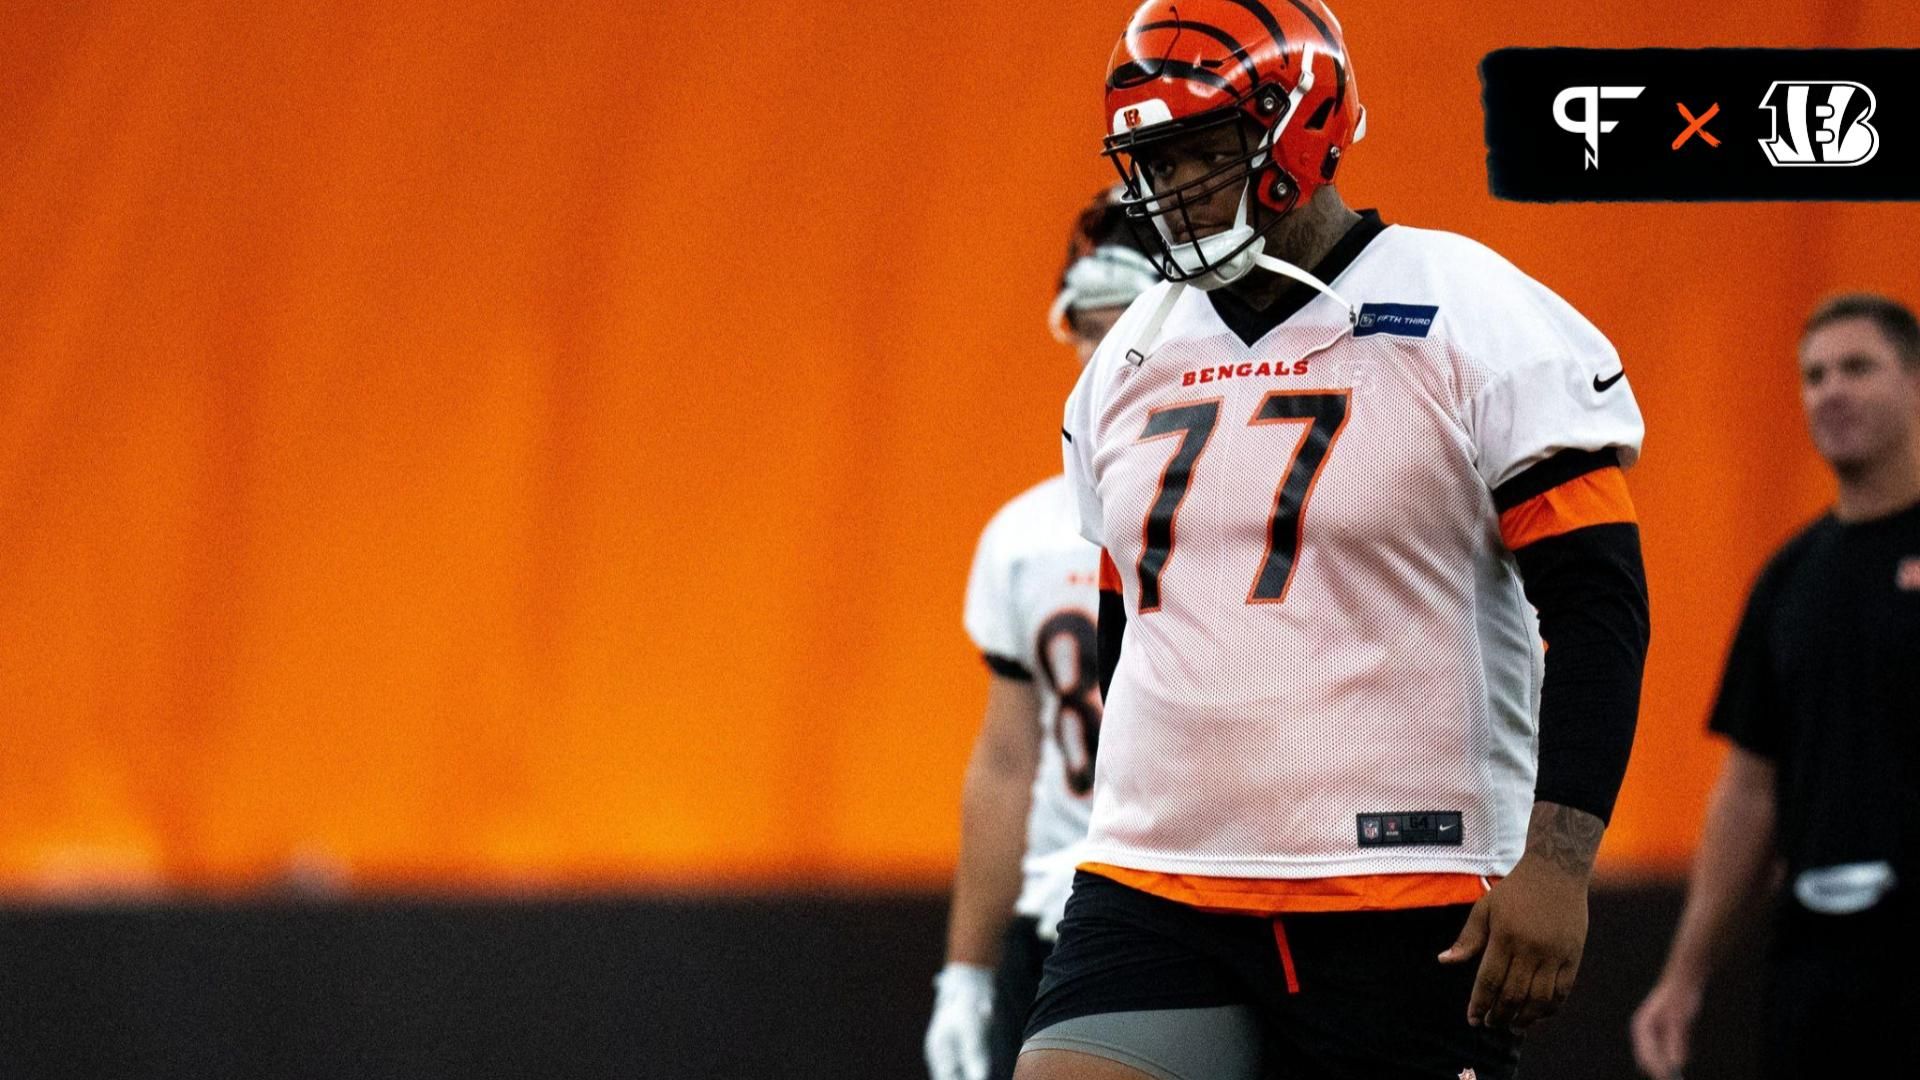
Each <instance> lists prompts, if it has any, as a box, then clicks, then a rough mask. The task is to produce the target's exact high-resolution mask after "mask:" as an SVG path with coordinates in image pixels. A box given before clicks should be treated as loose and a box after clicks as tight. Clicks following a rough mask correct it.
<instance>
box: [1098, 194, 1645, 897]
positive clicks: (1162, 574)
mask: <svg viewBox="0 0 1920 1080" xmlns="http://www.w3.org/2000/svg"><path fill="white" fill-rule="evenodd" d="M1313 269H1314V270H1315V272H1316V273H1317V274H1318V275H1319V276H1320V277H1321V278H1322V279H1323V280H1327V281H1329V282H1330V284H1331V286H1332V288H1333V290H1334V291H1335V292H1336V293H1338V294H1340V296H1341V297H1343V298H1344V299H1345V300H1346V301H1348V302H1349V303H1352V304H1355V305H1358V307H1357V312H1353V313H1350V311H1349V309H1348V308H1347V307H1345V306H1344V305H1343V304H1342V303H1341V302H1340V301H1339V300H1337V299H1335V298H1334V297H1332V296H1329V295H1326V294H1322V293H1307V292H1306V290H1304V289H1295V290H1293V291H1292V292H1290V293H1288V294H1287V295H1285V296H1283V297H1282V298H1281V300H1280V301H1279V302H1278V303H1276V305H1275V307H1274V308H1272V309H1269V310H1267V311H1265V312H1261V311H1256V310H1254V309H1252V308H1250V307H1248V306H1247V305H1245V304H1244V302H1242V301H1240V300H1238V298H1237V297H1234V296H1232V295H1229V294H1227V293H1226V292H1225V291H1224V290H1221V291H1217V292H1215V293H1212V294H1209V293H1204V292H1201V291H1199V290H1197V289H1185V290H1183V291H1181V292H1180V293H1179V294H1178V295H1177V297H1176V298H1175V299H1173V300H1172V301H1171V306H1170V307H1168V308H1166V309H1165V310H1161V309H1162V301H1163V300H1166V299H1167V291H1168V290H1169V289H1172V288H1175V286H1170V285H1160V286H1157V287H1156V288H1154V289H1152V290H1150V291H1148V292H1147V293H1146V294H1144V295H1143V296H1141V297H1140V298H1139V299H1138V300H1137V301H1135V303H1134V304H1133V306H1132V307H1131V308H1130V309H1129V310H1128V312H1127V314H1126V315H1125V316H1124V317H1123V318H1122V319H1121V320H1120V322H1119V324H1118V325H1117V326H1116V327H1115V328H1114V331H1113V332H1112V333H1111V334H1109V335H1108V337H1107V339H1106V341H1105V342H1104V343H1103V344H1102V346H1101V348H1100V350H1099V351H1098V352H1097V353H1096V354H1095V356H1094V358H1093V360H1092V361H1091V362H1090V363H1089V364H1088V365H1087V367H1086V368H1085V369H1084V371H1083V372H1082V374H1081V378H1080V381H1079V383H1078V385H1077V386H1076V387H1075V389H1074V391H1073V394H1072V396H1071V397H1070V398H1069V400H1068V403H1067V410H1066V421H1065V428H1064V431H1063V435H1064V436H1065V440H1066V441H1065V443H1064V451H1065V458H1066V466H1067V477H1068V482H1069V484H1070V485H1071V486H1072V488H1073V492H1074V496H1075V499H1076V502H1077V506H1078V510H1079V514H1080V523H1081V531H1082V533H1083V535H1085V536H1086V538H1087V539H1089V540H1091V541H1093V542H1094V543H1096V544H1099V545H1100V546H1101V547H1103V548H1105V549H1106V552H1107V554H1108V556H1109V557H1110V559H1111V562H1112V565H1113V568H1114V569H1115V570H1117V572H1118V577H1119V579H1120V584H1121V591H1122V593H1123V594H1124V598H1125V606H1126V613H1127V623H1126V634H1125V641H1124V647H1123V648H1122V650H1121V654H1120V660H1119V666H1118V668H1117V670H1116V671H1115V673H1114V677H1113V684H1112V687H1111V690H1110V693H1109V696H1108V699H1107V708H1106V715H1105V723H1104V727H1103V732H1102V741H1101V747H1100V760H1099V765H1098V776H1097V780H1096V784H1095V794H1094V806H1093V813H1092V821H1091V827H1090V835H1089V837H1088V849H1087V852H1086V855H1085V858H1086V860H1087V861H1088V862H1090V863H1095V864H1100V865H1102V866H1108V867H1119V868H1126V869H1131V870H1136V871H1149V872H1157V873H1160V874H1166V875H1199V876H1205V877H1224V878H1234V879H1248V878H1256V879H1308V878H1316V879H1317V878H1334V877H1343V878H1344V877H1349V876H1360V877H1364V876H1368V875H1382V874H1469V875H1486V876H1492V875H1501V874H1505V873H1506V872H1507V871H1509V870H1510V869H1511V868H1512V866H1513V864H1514V863H1515V862H1516V861H1517V860H1518V858H1519V856H1520V853H1521V850H1522V847H1523V844H1524V841H1525V837H1526V827H1527V819H1528V814H1529V811H1530V808H1531V806H1532V802H1533V786H1534V772H1535V732H1536V716H1537V710H1538V699H1539V686H1540V677H1541V672H1542V655H1541V644H1540V638H1539V633H1538V628H1537V624H1536V621H1535V619H1534V616H1533V612H1532V609H1531V607H1530V606H1529V605H1528V603H1527V601H1526V598H1525V595H1524V593H1523V591H1522V588H1521V582H1520V578H1519V574H1518V571H1517V569H1516V565H1515V560H1514V557H1513V554H1512V550H1513V549H1517V548H1519V547H1522V546H1524V545H1525V544H1526V543H1527V542H1529V540H1530V539H1535V538H1538V534H1550V533H1552V532H1554V531H1556V530H1557V531H1566V530H1568V529H1572V528H1577V527H1581V526H1582V525H1584V524H1590V523H1596V522H1598V521H1606V520H1618V519H1620V517H1621V516H1622V515H1626V516H1628V517H1629V518H1630V515H1631V504H1630V503H1629V502H1627V501H1626V496H1625V488H1624V484H1623V483H1610V482H1600V481H1596V480H1594V479H1593V476H1592V475H1589V476H1588V477H1587V479H1586V481H1585V482H1583V483H1575V484H1569V485H1567V486H1566V487H1565V488H1559V489H1555V490H1554V491H1553V492H1551V493H1548V494H1542V493H1540V492H1531V493H1523V494H1531V495H1532V496H1535V497H1532V498H1528V499H1525V500H1522V501H1523V502H1524V505H1520V506H1517V507H1514V508H1510V507H1509V505H1508V504H1509V503H1512V502H1514V500H1513V499H1510V498H1503V495H1508V494H1512V492H1513V487H1514V486H1515V481H1517V480H1520V479H1521V478H1523V475H1524V476H1525V477H1526V478H1528V482H1530V483H1537V478H1538V475H1539V474H1540V473H1541V472H1542V471H1543V470H1541V469H1539V468H1536V466H1539V465H1541V464H1542V463H1544V462H1548V461H1549V460H1551V459H1556V457H1558V458H1560V459H1563V460H1564V459H1565V458H1566V457H1567V456H1569V455H1572V456H1576V457H1578V456H1584V457H1586V458H1594V457H1595V456H1596V452H1597V453H1598V454H1601V455H1605V456H1606V457H1605V461H1606V465H1607V469H1606V472H1607V473H1609V474H1611V475H1612V477H1613V478H1614V480H1615V481H1617V480H1618V472H1619V469H1618V468H1615V467H1614V466H1615V465H1616V464H1617V466H1619V467H1625V466H1627V465H1630V464H1631V463H1632V462H1633V460H1634V459H1635V458H1636V457H1637V455H1638V452H1639V446H1640V441H1641V436H1642V424H1641V419H1640V414H1639V410H1638V407H1637V406H1636V405H1635V403H1634V400H1633V395H1632V392H1631V390H1630V389H1629V388H1628V387H1627V385H1626V384H1625V381H1624V379H1623V378H1622V377H1621V374H1620V372H1621V370H1622V369H1621V365H1620V361H1619V358H1618V356H1617V354H1616V353H1615V352H1614V350H1613V348H1612V346H1611V345H1610V344H1609V343H1608V342H1607V340H1606V339H1605V337H1603V336H1602V335H1601V334H1600V332H1599V331H1598V330H1596V329H1595V328H1594V327H1593V326H1592V325H1591V324H1590V323H1588V322H1587V320H1586V319H1584V318H1583V317H1581V316H1580V314H1579V313H1578V312H1576V311H1574V310H1573V308H1572V307H1570V306H1569V305H1568V304H1566V303H1565V302H1564V301H1562V300H1561V299H1560V298H1559V297H1558V296H1556V295H1554V294H1553V293H1552V292H1551V291H1549V290H1548V289H1547V288H1545V287H1544V286H1542V285H1540V284H1539V283H1538V282H1535V281H1533V280H1532V279H1530V278H1528V277H1527V276H1526V275H1524V274H1522V273H1521V272H1520V271H1519V270H1517V269H1516V268H1514V267H1513V266H1512V264H1510V263H1508V262H1506V261H1505V260H1504V259H1502V258H1501V257H1500V256H1498V255H1497V254H1495V253H1494V252H1492V251H1490V250H1488V249H1487V248H1485V247H1483V246H1481V245H1480V244H1478V243H1475V242H1473V241H1471V240H1468V239H1466V238H1464V237H1460V236H1456V235H1453V234H1450V233H1444V232H1437V231H1430V230H1424V229H1413V228H1408V227H1405V226H1387V225H1383V224H1382V223H1381V222H1380V220H1379V218H1378V217H1377V215H1373V214H1371V213H1368V214H1365V215H1363V217H1362V219H1361V221H1360V223H1359V224H1357V225H1355V226H1354V227H1353V228H1352V229H1351V230H1350V231H1349V232H1348V234H1347V235H1346V236H1345V237H1344V238H1343V239H1342V240H1341V241H1340V242H1339V243H1338V244H1337V245H1336V246H1335V247H1334V249H1333V250H1332V252H1330V253H1329V255H1328V256H1327V258H1326V259H1325V260H1323V261H1322V262H1321V264H1320V265H1319V266H1317V267H1315V268H1313ZM1156 320H1158V321H1159V323H1160V324H1159V325H1158V326H1152V325H1151V324H1153V323H1154V322H1156ZM1149 331H1151V340H1143V338H1145V337H1146V336H1147V335H1148V332H1149ZM1503 511H1504V512H1503Z"/></svg>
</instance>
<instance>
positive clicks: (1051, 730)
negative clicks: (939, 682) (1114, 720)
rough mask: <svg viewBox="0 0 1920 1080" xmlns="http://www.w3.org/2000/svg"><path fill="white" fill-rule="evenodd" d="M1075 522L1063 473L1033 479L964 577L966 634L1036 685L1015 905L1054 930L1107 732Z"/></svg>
mask: <svg viewBox="0 0 1920 1080" xmlns="http://www.w3.org/2000/svg"><path fill="white" fill-rule="evenodd" d="M1077 524H1078V518H1077V515H1076V514H1075V512H1074V507H1073V496H1072V493H1071V492H1070V491H1069V490H1068V488H1067V483H1066V478H1065V477H1061V476H1056V477H1054V478H1052V479H1051V480H1046V481H1043V482H1041V483H1040V484H1038V485H1035V486H1034V487H1033V488H1030V489H1029V490H1027V491H1026V492H1024V493H1023V494H1021V495H1018V496H1016V497H1015V498H1014V499H1013V500H1011V501H1010V502H1008V503H1007V504H1006V505H1005V506H1004V507H1002V508H1001V509H1000V511H999V512H998V513H997V514H995V515H994V517H993V520H992V521H990V522H989V523H988V524H987V527H986V530H985V531H984V532H983V533H982V534H981V536H980V544H979V547H978V548H977V549H976V551H975V554H974V561H973V571H972V573H971V575H970V576H969V578H968V581H967V601H966V617H965V622H966V628H967V634H968V636H969V637H971V638H972V639H973V642H974V644H975V645H977V646H979V648H980V650H981V651H982V652H987V653H992V654H994V655H997V656H1003V657H1006V658H1008V659H1010V660H1017V661H1019V663H1020V664H1021V666H1023V667H1025V668H1026V669H1027V670H1028V671H1030V672H1032V673H1033V680H1034V688H1035V689H1036V690H1037V691H1038V692H1039V697H1040V715H1039V716H1038V717H1037V718H1036V722H1037V723H1038V724H1039V725H1040V740H1041V741H1040V766H1039V770H1038V772H1036V773H1035V775H1034V780H1033V803H1032V808H1031V809H1030V810H1029V811H1028V812H1027V850H1026V855H1025V858H1024V859H1023V863H1022V873H1023V877H1024V880H1023V883H1022V886H1021V891H1020V897H1019V900H1018V901H1017V902H1016V903H1015V905H1014V908H1015V910H1016V911H1017V912H1018V913H1019V914H1021V915H1030V916H1033V917H1034V918H1036V919H1039V920H1040V923H1041V928H1042V931H1043V932H1044V933H1047V934H1049V935H1051V933H1052V929H1053V927H1054V926H1055V925H1057V924H1058V923H1059V921H1060V915H1061V913H1062V911H1063V910H1064V909H1065V907H1066V903H1067V893H1068V892H1069V891H1071V889H1072V886H1073V868H1074V867H1075V866H1076V865H1077V864H1078V863H1079V862H1080V861H1081V860H1080V859H1079V857H1078V847H1077V845H1079V844H1080V843H1081V841H1083V840H1084V839H1085V838H1086V834H1087V816H1088V811H1089V809H1090V798H1089V790H1090V785H1091V780H1092V770H1093V760H1092V758H1093V753H1094V749H1095V746H1096V745H1097V741H1098V738H1099V730H1100V683H1099V675H1098V669H1097V667H1096V664H1095V657H1094V618H1095V616H1094V613H1095V612H1096V611H1097V610H1098V607H1099V599H1098V575H1099V568H1100V549H1098V548H1096V547H1094V546H1093V545H1091V544H1089V543H1087V542H1086V541H1085V540H1083V539H1081V537H1080V536H1079V533H1078V530H1077V527H1076V526H1077Z"/></svg>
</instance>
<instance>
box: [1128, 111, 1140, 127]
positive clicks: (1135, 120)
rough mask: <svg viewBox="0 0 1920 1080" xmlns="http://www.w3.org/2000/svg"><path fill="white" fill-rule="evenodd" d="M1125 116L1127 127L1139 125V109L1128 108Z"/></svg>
mask: <svg viewBox="0 0 1920 1080" xmlns="http://www.w3.org/2000/svg"><path fill="white" fill-rule="evenodd" d="M1126 117H1127V126H1128V127H1130V128H1137V127H1139V126H1140V110H1139V109H1128V110H1127V113H1126Z"/></svg>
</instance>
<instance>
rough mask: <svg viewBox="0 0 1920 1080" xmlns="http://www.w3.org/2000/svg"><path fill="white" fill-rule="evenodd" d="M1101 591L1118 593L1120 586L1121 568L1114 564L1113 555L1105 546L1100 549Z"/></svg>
mask: <svg viewBox="0 0 1920 1080" xmlns="http://www.w3.org/2000/svg"><path fill="white" fill-rule="evenodd" d="M1100 591H1101V592H1113V593H1117V592H1120V591H1121V587H1120V568H1119V567H1117V566H1115V565H1113V556H1111V555H1109V554H1107V551H1106V549H1105V548H1101V549H1100Z"/></svg>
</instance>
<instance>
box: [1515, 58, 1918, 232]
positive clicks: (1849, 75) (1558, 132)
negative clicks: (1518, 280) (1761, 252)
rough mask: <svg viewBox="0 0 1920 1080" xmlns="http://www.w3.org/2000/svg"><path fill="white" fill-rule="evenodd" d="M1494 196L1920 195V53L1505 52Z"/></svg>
mask: <svg viewBox="0 0 1920 1080" xmlns="http://www.w3.org/2000/svg"><path fill="white" fill-rule="evenodd" d="M1480 83H1481V88H1482V100H1483V102H1484V103H1485V108H1486V118H1487V178H1488V182H1489V184H1490V185H1491V187H1492V190H1493V194H1494V195H1495V196H1497V197H1499V198H1502V199H1513V200H1517V201H1524V202H1558V201H1563V200H1565V201H1583V202H1595V201H1607V200H1644V201H1699V200H1716V199H1724V200H1743V199H1748V200H1750V199H1772V200H1791V199H1826V200H1845V201H1866V200H1879V199H1920V49H1501V50H1499V51H1497V52H1493V53H1489V54H1488V55H1487V58H1486V59H1485V60H1483V61H1481V63H1480Z"/></svg>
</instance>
